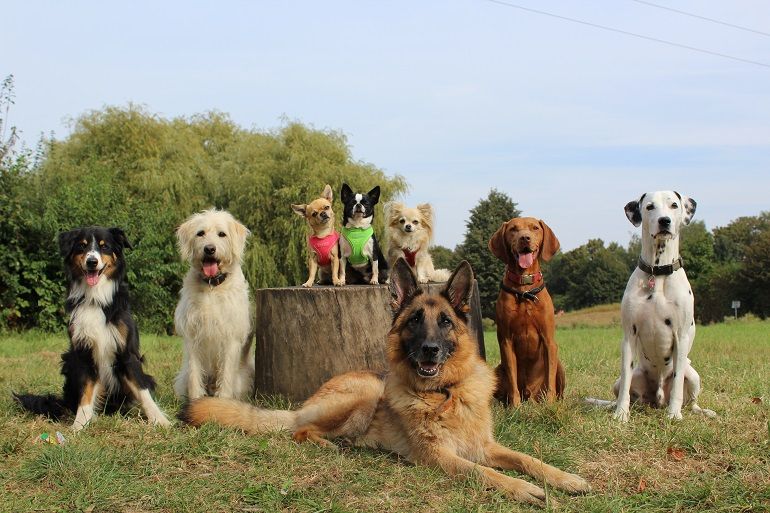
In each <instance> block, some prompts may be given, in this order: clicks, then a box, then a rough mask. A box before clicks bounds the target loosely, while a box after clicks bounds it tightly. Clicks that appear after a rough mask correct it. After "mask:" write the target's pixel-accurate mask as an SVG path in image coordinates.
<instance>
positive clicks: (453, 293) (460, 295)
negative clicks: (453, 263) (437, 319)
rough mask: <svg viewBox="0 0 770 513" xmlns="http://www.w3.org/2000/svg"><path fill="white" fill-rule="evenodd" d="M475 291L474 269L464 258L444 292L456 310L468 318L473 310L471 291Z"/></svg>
mask: <svg viewBox="0 0 770 513" xmlns="http://www.w3.org/2000/svg"><path fill="white" fill-rule="evenodd" d="M472 292H473V269H472V268H471V264H469V263H468V261H467V260H463V261H462V262H460V264H459V265H458V266H457V268H456V269H455V270H454V272H453V273H452V276H450V277H449V280H448V281H447V283H446V288H445V289H444V291H443V292H442V294H443V295H444V296H445V297H446V298H447V299H448V300H449V303H450V304H451V305H452V308H454V311H455V312H456V313H457V315H459V316H460V317H462V318H465V319H467V315H468V312H470V311H471V293H472Z"/></svg>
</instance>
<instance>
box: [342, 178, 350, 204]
mask: <svg viewBox="0 0 770 513" xmlns="http://www.w3.org/2000/svg"><path fill="white" fill-rule="evenodd" d="M351 196H353V189H351V188H350V186H349V185H348V184H346V183H343V184H342V189H341V190H340V199H341V200H342V202H343V203H347V202H348V200H350V197H351Z"/></svg>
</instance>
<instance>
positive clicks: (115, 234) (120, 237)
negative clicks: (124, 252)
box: [108, 228, 134, 249]
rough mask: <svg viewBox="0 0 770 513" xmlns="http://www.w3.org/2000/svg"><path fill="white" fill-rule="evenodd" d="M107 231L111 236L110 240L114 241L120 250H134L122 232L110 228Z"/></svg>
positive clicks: (118, 229)
mask: <svg viewBox="0 0 770 513" xmlns="http://www.w3.org/2000/svg"><path fill="white" fill-rule="evenodd" d="M108 231H109V232H110V235H112V238H113V239H115V240H116V241H117V243H118V244H120V246H121V249H123V248H125V249H134V247H133V246H131V243H130V242H129V241H128V237H126V233H125V232H124V231H123V230H121V229H120V228H110V229H109V230H108Z"/></svg>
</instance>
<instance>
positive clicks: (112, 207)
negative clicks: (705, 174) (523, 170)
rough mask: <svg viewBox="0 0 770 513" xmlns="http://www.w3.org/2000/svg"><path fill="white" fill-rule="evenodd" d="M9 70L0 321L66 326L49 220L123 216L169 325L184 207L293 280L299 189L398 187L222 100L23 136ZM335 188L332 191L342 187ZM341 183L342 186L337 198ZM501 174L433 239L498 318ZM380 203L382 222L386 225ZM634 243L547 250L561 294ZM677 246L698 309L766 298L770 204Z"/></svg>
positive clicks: (688, 235)
mask: <svg viewBox="0 0 770 513" xmlns="http://www.w3.org/2000/svg"><path fill="white" fill-rule="evenodd" d="M12 103H13V94H12V82H11V81H10V80H8V79H7V80H6V81H5V82H3V83H2V84H0V329H26V328H33V327H35V328H42V329H45V330H56V329H60V328H61V327H62V326H64V325H65V324H66V319H65V316H64V311H63V302H64V296H65V283H63V272H62V263H61V257H60V256H59V254H58V248H57V247H56V235H57V233H58V232H60V231H62V230H68V229H72V228H73V227H76V226H84V225H92V224H100V225H107V226H120V227H122V228H123V229H124V230H125V231H126V233H127V234H128V237H129V239H130V240H131V242H132V244H133V246H134V249H133V250H132V251H131V252H130V256H129V257H128V258H129V266H128V277H129V281H130V283H131V287H132V307H133V309H134V311H135V313H136V317H137V320H138V322H139V323H140V325H141V328H142V329H144V330H149V331H155V332H171V330H172V329H173V309H174V305H175V304H176V302H177V299H178V292H179V288H180V286H181V281H182V276H183V274H184V272H185V264H184V263H183V262H181V261H180V259H179V256H178V252H177V249H176V241H175V236H174V231H175V229H176V227H177V226H179V224H180V223H181V222H182V221H183V220H184V219H185V218H186V217H187V216H189V215H190V214H191V213H193V212H196V211H200V210H202V209H205V208H210V207H212V206H215V207H218V208H225V209H228V210H230V211H231V212H232V213H233V214H234V215H235V216H236V217H237V218H238V219H240V220H241V221H242V222H243V223H244V224H245V225H246V226H248V228H249V229H250V230H251V232H252V236H251V238H250V240H249V243H248V244H247V250H246V254H245V258H244V263H243V267H244V272H245V274H246V277H247V279H248V281H249V284H250V286H251V287H252V288H253V289H256V288H260V287H269V286H286V285H294V284H297V283H301V282H302V281H303V280H304V275H305V274H306V268H305V267H306V264H305V254H306V251H307V249H306V241H305V237H306V227H305V225H304V223H302V222H301V220H299V219H297V218H296V216H294V215H292V214H291V211H290V205H291V204H292V203H298V202H304V201H309V200H312V199H314V198H316V197H318V195H319V194H320V193H321V191H322V189H323V186H324V184H326V183H329V184H332V185H333V186H334V188H335V190H338V188H339V186H340V185H341V184H342V182H343V181H344V182H347V183H348V184H350V185H351V186H352V187H353V188H354V189H367V190H368V188H371V187H372V186H373V185H375V184H377V185H380V187H381V188H382V201H383V202H384V201H388V200H390V199H393V198H395V197H397V196H398V195H399V194H402V193H404V192H405V191H406V189H407V184H406V181H405V180H404V179H403V178H402V177H400V176H387V175H386V174H385V173H384V172H383V171H382V170H381V169H379V168H377V167H376V166H374V165H373V164H370V163H366V162H361V161H358V160H356V159H354V158H353V156H352V153H351V150H350V147H349V145H348V143H347V140H346V138H345V136H344V134H342V133H340V132H336V131H331V130H318V129H315V128H313V127H309V126H306V125H303V124H301V123H298V122H285V123H284V125H283V126H281V127H280V128H278V129H275V130H270V131H260V130H254V129H250V130H247V129H243V128H241V127H239V126H237V125H236V124H235V123H233V122H232V121H231V120H230V118H229V117H228V116H227V115H225V114H222V113H218V112H210V113H206V114H202V115H196V116H192V117H180V118H174V119H164V118H161V117H159V116H156V115H153V114H151V113H148V112H146V111H145V110H144V109H142V108H140V107H136V106H132V105H129V106H128V107H125V108H116V107H108V108H105V109H102V110H98V111H93V112H89V113H86V114H84V115H82V116H81V117H80V118H78V119H77V120H76V122H75V124H74V128H73V130H72V133H71V134H70V135H69V136H68V137H67V138H66V139H64V140H61V141H58V140H45V141H42V142H41V143H40V144H39V145H38V147H37V148H36V149H34V150H30V149H24V148H18V147H17V135H16V132H15V129H14V128H13V127H12V126H9V125H8V122H7V116H8V114H7V113H8V107H9V106H10V105H11V104H12ZM337 194H338V192H337ZM338 201H339V200H338V198H335V202H336V205H337V207H336V208H338V209H340V211H341V206H339V202H338ZM520 214H521V212H520V211H519V210H518V208H517V207H516V204H515V203H514V202H513V200H512V199H511V198H510V197H509V196H508V195H506V194H505V193H502V192H500V191H497V190H494V189H493V190H492V191H491V192H490V193H489V195H488V196H487V197H486V198H482V199H481V200H480V202H479V203H478V205H477V206H476V207H475V208H474V209H472V210H471V212H470V216H469V219H468V221H467V224H466V233H465V238H464V241H463V242H462V244H460V245H459V246H458V247H457V248H455V249H451V250H450V249H448V248H442V247H436V248H435V249H434V250H433V255H434V260H435V261H436V265H437V267H447V268H453V267H454V265H456V263H457V262H458V261H459V260H460V259H466V260H468V261H469V262H470V263H471V265H472V266H473V268H474V270H475V271H476V274H477V278H478V280H479V288H480V293H481V303H482V308H483V315H484V316H485V317H489V318H494V303H495V300H496V298H497V293H498V290H499V282H500V277H501V276H502V272H503V268H504V266H503V264H502V263H501V262H499V261H498V260H497V259H496V258H495V257H494V256H492V254H491V253H490V252H489V251H488V249H487V242H488V240H489V238H490V237H491V235H492V233H494V231H495V230H497V228H498V227H499V226H500V224H501V223H502V222H503V221H504V220H507V219H510V218H512V217H516V216H518V215H520ZM382 223H383V217H382V216H379V217H378V218H377V223H376V224H375V230H376V232H377V234H378V236H381V235H382V232H383V228H384V227H383V225H382ZM638 244H639V242H638V240H632V241H631V242H630V244H629V246H628V247H625V248H624V247H622V246H620V245H618V244H615V243H611V244H609V245H605V244H604V243H603V242H602V241H601V240H592V241H589V242H588V243H586V244H584V245H583V246H581V247H579V248H576V249H574V250H572V251H568V252H565V253H560V254H558V255H557V256H556V257H555V258H554V259H553V260H552V261H551V262H550V263H549V264H548V266H547V269H546V272H547V280H548V282H547V283H548V287H549V289H550V291H551V294H552V295H553V297H554V303H555V305H556V308H557V309H565V310H571V309H577V308H582V307H585V306H591V305H594V304H600V303H608V302H615V301H618V300H619V299H620V297H621V295H622V292H623V289H624V287H625V283H626V280H627V279H628V275H629V274H630V272H631V270H632V269H633V267H634V265H635V262H636V258H637V257H638V254H639V250H638ZM682 254H683V257H684V259H685V262H686V266H687V273H688V276H689V277H690V279H691V281H692V282H693V287H694V290H695V294H696V312H697V315H698V318H699V320H701V321H703V322H710V321H715V320H721V319H722V318H723V317H724V316H725V315H728V314H729V313H730V310H729V305H730V301H731V300H732V299H740V300H741V301H742V311H743V312H753V313H755V314H757V315H759V316H762V317H765V316H767V314H768V312H770V287H768V285H769V284H770V283H769V282H770V265H768V264H769V262H768V258H770V213H762V214H760V215H758V216H755V217H746V218H740V219H737V220H735V221H733V222H732V223H730V224H729V225H728V226H725V227H722V228H717V229H715V230H713V231H712V232H709V231H708V230H707V229H706V228H705V224H704V223H703V222H695V223H693V224H692V225H690V226H689V227H688V228H687V229H686V230H685V231H684V233H683V234H682Z"/></svg>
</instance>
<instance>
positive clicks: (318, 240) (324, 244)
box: [307, 231, 340, 265]
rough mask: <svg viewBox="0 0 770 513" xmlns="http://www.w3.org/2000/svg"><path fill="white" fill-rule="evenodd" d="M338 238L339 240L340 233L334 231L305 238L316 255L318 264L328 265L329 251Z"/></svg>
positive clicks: (329, 259) (329, 260) (329, 261)
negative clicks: (321, 235)
mask: <svg viewBox="0 0 770 513" xmlns="http://www.w3.org/2000/svg"><path fill="white" fill-rule="evenodd" d="M338 240H340V234H339V233H337V232H336V231H333V232H331V233H330V234H329V235H327V236H326V237H316V236H315V235H311V236H310V237H308V238H307V243H308V244H309V245H310V248H311V249H312V250H313V252H314V253H315V254H316V255H318V265H329V264H330V263H331V261H332V260H331V251H332V248H333V247H334V245H335V244H337V241H338Z"/></svg>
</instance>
